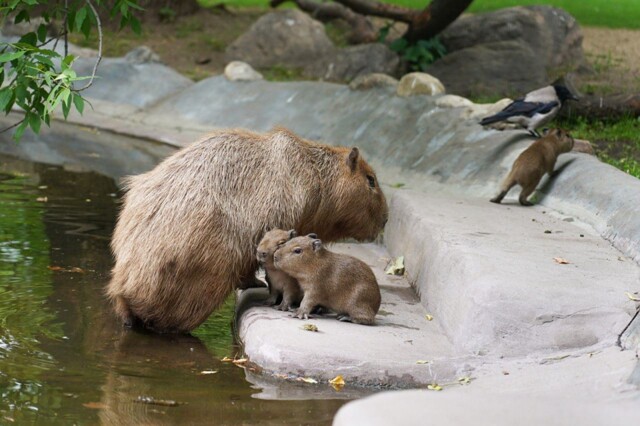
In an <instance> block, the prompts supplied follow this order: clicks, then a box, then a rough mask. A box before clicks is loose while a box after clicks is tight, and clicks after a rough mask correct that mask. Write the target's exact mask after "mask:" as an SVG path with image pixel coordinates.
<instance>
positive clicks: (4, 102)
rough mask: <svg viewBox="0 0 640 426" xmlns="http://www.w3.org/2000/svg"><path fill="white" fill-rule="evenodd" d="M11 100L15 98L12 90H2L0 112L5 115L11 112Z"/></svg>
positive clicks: (7, 88) (8, 88)
mask: <svg viewBox="0 0 640 426" xmlns="http://www.w3.org/2000/svg"><path fill="white" fill-rule="evenodd" d="M11 98H13V90H11V88H10V87H5V88H3V89H1V90H0V110H2V111H4V112H5V113H9V111H11V106H10V104H11ZM7 107H9V108H7Z"/></svg>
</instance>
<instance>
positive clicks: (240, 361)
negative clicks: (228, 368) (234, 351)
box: [231, 358, 249, 365]
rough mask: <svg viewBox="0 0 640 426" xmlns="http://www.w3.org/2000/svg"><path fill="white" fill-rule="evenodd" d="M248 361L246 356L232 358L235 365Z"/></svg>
mask: <svg viewBox="0 0 640 426" xmlns="http://www.w3.org/2000/svg"><path fill="white" fill-rule="evenodd" d="M248 361H249V359H248V358H239V359H234V360H233V361H231V362H233V363H234V364H235V365H244V364H246V363H247V362H248Z"/></svg>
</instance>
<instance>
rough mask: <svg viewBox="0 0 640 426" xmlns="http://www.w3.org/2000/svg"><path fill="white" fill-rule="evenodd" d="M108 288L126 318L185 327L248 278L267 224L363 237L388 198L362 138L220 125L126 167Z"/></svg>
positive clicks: (378, 226)
mask: <svg viewBox="0 0 640 426" xmlns="http://www.w3.org/2000/svg"><path fill="white" fill-rule="evenodd" d="M125 187H126V188H127V189H128V192H127V193H126V195H125V197H124V203H123V207H122V211H121V213H120V217H119V219H118V223H117V225H116V228H115V231H114V235H113V240H112V242H111V247H112V250H113V253H114V255H115V266H114V268H113V274H112V279H111V282H110V283H109V284H108V287H107V295H108V297H109V298H110V299H111V300H112V301H113V303H114V307H115V311H116V313H117V315H118V316H119V317H120V318H121V319H122V320H123V321H124V323H125V325H131V324H132V323H134V322H135V323H139V324H141V325H142V326H144V327H147V328H150V329H152V330H155V331H159V332H188V331H190V330H193V329H194V328H195V327H197V326H198V325H199V324H201V323H202V322H203V321H204V320H205V319H206V318H207V317H208V316H209V314H211V312H212V311H213V310H214V309H216V308H217V307H218V306H219V305H220V304H221V303H222V302H223V301H224V300H225V298H226V297H227V296H228V295H229V293H230V292H231V291H232V289H234V288H238V287H240V288H242V287H243V286H246V283H250V282H253V280H254V274H255V271H256V269H257V266H258V264H257V259H256V257H255V255H254V253H255V250H256V247H257V245H258V242H259V241H260V239H261V237H262V236H263V235H264V233H265V230H266V229H273V228H281V229H297V230H298V231H299V232H302V233H310V232H317V234H318V235H319V237H320V238H322V239H323V240H325V241H334V240H338V239H341V238H355V239H358V240H370V239H373V238H375V237H376V236H377V235H378V233H379V232H380V231H381V230H382V228H383V227H384V224H385V222H386V220H387V216H388V210H387V205H386V201H385V197H384V195H383V193H382V190H381V189H380V186H379V185H378V181H377V179H376V176H375V173H374V172H373V170H372V169H371V167H370V166H369V165H368V164H367V163H366V162H365V161H364V159H363V158H362V156H361V155H360V153H359V151H358V148H343V147H333V146H329V145H323V144H319V143H315V142H311V141H307V140H304V139H302V138H300V137H298V136H296V135H295V134H293V133H291V132H289V131H287V130H284V129H276V130H274V131H272V132H270V133H267V134H258V133H252V132H249V131H246V130H226V131H219V132H216V133H214V134H212V135H210V136H208V137H206V138H205V139H203V140H200V141H198V142H195V143H193V144H192V145H190V146H188V147H186V148H184V149H182V150H180V151H178V152H177V153H175V154H173V155H172V156H170V157H169V158H167V159H166V160H164V161H163V162H162V163H160V164H159V165H158V166H157V167H156V168H155V169H153V170H151V171H150V172H147V173H144V174H141V175H138V176H134V177H131V178H128V179H127V180H126V182H125Z"/></svg>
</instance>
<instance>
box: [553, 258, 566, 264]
mask: <svg viewBox="0 0 640 426" xmlns="http://www.w3.org/2000/svg"><path fill="white" fill-rule="evenodd" d="M553 260H555V261H556V263H559V264H560V265H568V264H569V261H568V260H567V259H563V258H562V257H554V258H553Z"/></svg>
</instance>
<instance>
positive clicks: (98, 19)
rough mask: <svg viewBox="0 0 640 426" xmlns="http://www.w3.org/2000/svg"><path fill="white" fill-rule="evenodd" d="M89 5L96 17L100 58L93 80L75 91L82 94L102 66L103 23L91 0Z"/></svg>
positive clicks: (93, 72) (95, 65)
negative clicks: (99, 66)
mask: <svg viewBox="0 0 640 426" xmlns="http://www.w3.org/2000/svg"><path fill="white" fill-rule="evenodd" d="M86 2H87V5H88V6H89V7H90V8H91V11H92V12H93V15H94V16H95V17H96V23H97V26H98V57H97V58H96V63H95V64H94V65H93V71H92V72H91V78H90V79H89V82H88V83H87V84H86V85H85V86H83V87H81V88H80V89H75V91H76V92H82V91H83V90H86V89H88V88H89V87H91V85H92V84H93V80H94V79H95V78H96V72H97V71H98V65H100V61H101V60H102V22H101V21H100V15H98V11H97V10H96V8H95V7H94V6H93V3H91V0H86Z"/></svg>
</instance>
